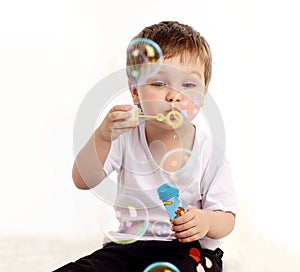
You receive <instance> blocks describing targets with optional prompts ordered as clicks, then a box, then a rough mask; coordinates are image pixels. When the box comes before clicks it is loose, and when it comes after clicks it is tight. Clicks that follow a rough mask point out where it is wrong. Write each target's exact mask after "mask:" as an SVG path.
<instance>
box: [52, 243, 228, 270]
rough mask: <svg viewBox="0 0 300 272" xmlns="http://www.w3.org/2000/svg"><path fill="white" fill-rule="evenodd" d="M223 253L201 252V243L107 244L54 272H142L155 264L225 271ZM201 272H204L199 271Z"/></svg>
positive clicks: (187, 268) (203, 250) (185, 268)
mask: <svg viewBox="0 0 300 272" xmlns="http://www.w3.org/2000/svg"><path fill="white" fill-rule="evenodd" d="M222 255H223V252H222V250H221V249H219V248H218V249H216V250H215V251H212V250H208V249H202V248H201V246H200V244H199V242H198V241H194V242H191V243H180V242H179V241H178V240H173V241H137V242H135V243H132V244H127V245H119V244H115V243H108V244H106V245H105V246H104V247H103V248H101V249H99V250H97V251H95V252H94V253H92V254H91V255H88V256H86V257H83V258H80V259H79V260H77V261H75V262H72V263H69V264H66V265H64V266H63V267H61V268H59V269H57V270H55V271H53V272H143V271H144V269H145V268H146V267H147V266H149V265H151V264H152V263H155V262H169V263H171V264H173V265H175V266H176V267H177V268H178V269H179V271H180V272H193V271H195V272H197V267H198V269H199V266H202V267H203V268H204V270H205V271H209V272H221V271H222V260H221V258H222ZM198 271H201V270H200V269H199V270H198Z"/></svg>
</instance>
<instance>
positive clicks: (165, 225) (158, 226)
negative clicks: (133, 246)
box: [151, 221, 172, 238]
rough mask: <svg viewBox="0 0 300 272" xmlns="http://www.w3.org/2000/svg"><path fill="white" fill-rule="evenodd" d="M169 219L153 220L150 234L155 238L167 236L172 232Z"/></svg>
mask: <svg viewBox="0 0 300 272" xmlns="http://www.w3.org/2000/svg"><path fill="white" fill-rule="evenodd" d="M171 227H172V226H171V223H170V221H155V222H154V223H153V224H152V228H151V231H152V234H153V235H154V236H155V237H157V238H169V237H170V236H171V234H172V232H171Z"/></svg>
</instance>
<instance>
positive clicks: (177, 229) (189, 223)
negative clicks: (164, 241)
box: [172, 220, 196, 232]
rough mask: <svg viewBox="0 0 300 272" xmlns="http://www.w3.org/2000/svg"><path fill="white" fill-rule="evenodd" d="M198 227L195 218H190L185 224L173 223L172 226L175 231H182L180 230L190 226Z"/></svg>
mask: <svg viewBox="0 0 300 272" xmlns="http://www.w3.org/2000/svg"><path fill="white" fill-rule="evenodd" d="M193 227H196V222H195V220H190V221H188V222H186V223H184V224H180V225H173V226H172V230H173V231H175V232H180V231H184V230H187V229H190V228H193Z"/></svg>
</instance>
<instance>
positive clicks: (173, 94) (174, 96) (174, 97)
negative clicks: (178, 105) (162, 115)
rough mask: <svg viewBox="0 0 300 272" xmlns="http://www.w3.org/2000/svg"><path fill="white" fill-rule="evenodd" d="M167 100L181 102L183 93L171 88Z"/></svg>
mask: <svg viewBox="0 0 300 272" xmlns="http://www.w3.org/2000/svg"><path fill="white" fill-rule="evenodd" d="M166 100H167V101H168V102H171V103H174V102H181V101H182V94H181V93H180V92H178V91H176V90H173V89H169V90H168V93H167V96H166Z"/></svg>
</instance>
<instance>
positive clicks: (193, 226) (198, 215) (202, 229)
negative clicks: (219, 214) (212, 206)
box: [172, 208, 210, 243]
mask: <svg viewBox="0 0 300 272" xmlns="http://www.w3.org/2000/svg"><path fill="white" fill-rule="evenodd" d="M172 224H173V227H172V230H173V231H174V232H175V237H176V238H178V239H179V241H180V242H183V243H187V242H192V241H195V240H198V239H201V238H203V237H204V236H205V235H206V234H207V233H208V231H209V229H210V216H209V211H206V210H201V209H196V208H191V209H188V211H187V212H186V213H185V214H183V215H181V216H180V217H178V218H175V219H173V220H172Z"/></svg>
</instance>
